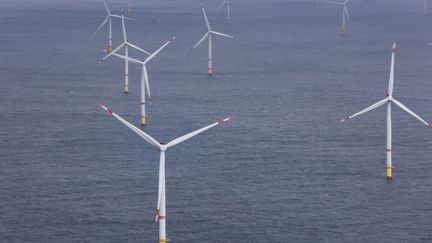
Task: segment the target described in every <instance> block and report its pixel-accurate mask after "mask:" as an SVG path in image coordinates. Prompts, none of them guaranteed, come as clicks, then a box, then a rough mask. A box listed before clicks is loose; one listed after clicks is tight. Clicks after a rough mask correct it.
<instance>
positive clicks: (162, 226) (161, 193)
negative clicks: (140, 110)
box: [99, 105, 231, 243]
mask: <svg viewBox="0 0 432 243" xmlns="http://www.w3.org/2000/svg"><path fill="white" fill-rule="evenodd" d="M99 106H100V107H101V108H102V109H104V110H105V111H107V112H108V113H110V114H111V115H113V116H114V117H115V118H117V119H118V120H119V121H120V122H122V123H123V124H124V125H126V126H127V127H129V128H130V129H132V130H133V131H134V132H135V133H136V134H138V136H140V137H141V138H143V139H144V140H146V141H147V142H148V143H150V144H151V145H153V146H154V147H156V149H158V150H159V153H160V159H159V186H158V201H157V207H156V221H159V242H160V243H165V242H166V241H167V237H166V215H167V214H166V190H165V152H166V151H167V149H169V148H171V147H173V146H175V145H177V144H179V143H182V142H184V141H186V140H188V139H190V138H192V137H194V136H196V135H198V134H200V133H202V132H204V131H206V130H208V129H210V128H212V127H215V126H217V125H220V124H222V123H224V122H226V121H228V120H229V119H231V118H230V117H229V118H225V119H223V120H219V121H217V122H215V123H213V124H210V125H208V126H206V127H203V128H201V129H198V130H196V131H194V132H191V133H188V134H186V135H183V136H181V137H179V138H176V139H174V140H172V141H171V142H169V143H167V144H165V143H163V142H158V141H156V140H155V139H154V138H152V137H151V136H150V135H148V134H147V133H145V132H143V131H142V130H140V129H138V128H137V127H135V126H134V125H132V124H130V123H129V122H128V121H126V120H125V119H123V118H122V117H120V116H119V115H117V114H116V113H114V112H113V111H112V110H111V109H109V108H107V107H105V106H103V105H99Z"/></svg>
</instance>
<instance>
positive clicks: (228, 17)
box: [218, 0, 231, 24]
mask: <svg viewBox="0 0 432 243" xmlns="http://www.w3.org/2000/svg"><path fill="white" fill-rule="evenodd" d="M225 5H226V6H227V21H226V23H227V24H230V21H231V6H230V0H224V1H223V2H222V4H221V5H220V6H219V9H218V11H220V10H221V9H222V7H223V6H225Z"/></svg>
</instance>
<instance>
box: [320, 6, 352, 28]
mask: <svg viewBox="0 0 432 243" xmlns="http://www.w3.org/2000/svg"><path fill="white" fill-rule="evenodd" d="M325 2H326V3H329V4H333V5H337V6H342V35H345V34H346V22H347V20H348V22H351V19H350V16H349V14H348V9H347V4H348V2H349V0H345V2H343V3H337V2H330V1H325Z"/></svg>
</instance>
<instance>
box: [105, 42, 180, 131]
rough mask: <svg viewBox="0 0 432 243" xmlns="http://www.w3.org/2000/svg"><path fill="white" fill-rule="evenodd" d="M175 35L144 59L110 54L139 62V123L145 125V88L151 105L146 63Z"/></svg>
mask: <svg viewBox="0 0 432 243" xmlns="http://www.w3.org/2000/svg"><path fill="white" fill-rule="evenodd" d="M175 38H176V37H175V36H174V37H172V38H171V39H170V40H169V41H167V42H166V43H165V44H163V45H162V46H161V47H160V48H159V49H157V50H156V51H155V52H153V53H151V54H150V56H148V57H147V58H146V59H145V60H144V61H139V60H137V59H135V58H131V57H126V56H122V55H119V54H117V53H115V52H112V54H113V55H114V56H117V57H120V58H122V59H124V60H126V61H130V62H132V63H136V64H140V65H141V66H142V70H141V125H143V126H144V125H145V124H146V110H145V101H146V94H145V93H146V90H147V94H148V99H149V102H150V105H151V96H150V86H149V82H148V73H147V66H146V65H147V63H148V62H149V61H150V60H152V59H153V58H155V57H156V55H157V54H158V53H159V52H160V51H162V49H164V48H165V47H166V46H167V45H168V44H170V43H171V42H173V41H174V40H175Z"/></svg>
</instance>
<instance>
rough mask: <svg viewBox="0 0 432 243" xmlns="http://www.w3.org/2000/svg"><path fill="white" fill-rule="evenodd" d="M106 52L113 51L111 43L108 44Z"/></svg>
mask: <svg viewBox="0 0 432 243" xmlns="http://www.w3.org/2000/svg"><path fill="white" fill-rule="evenodd" d="M106 51H107V52H108V53H111V52H112V51H113V48H112V45H108V47H107V50H106Z"/></svg>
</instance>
